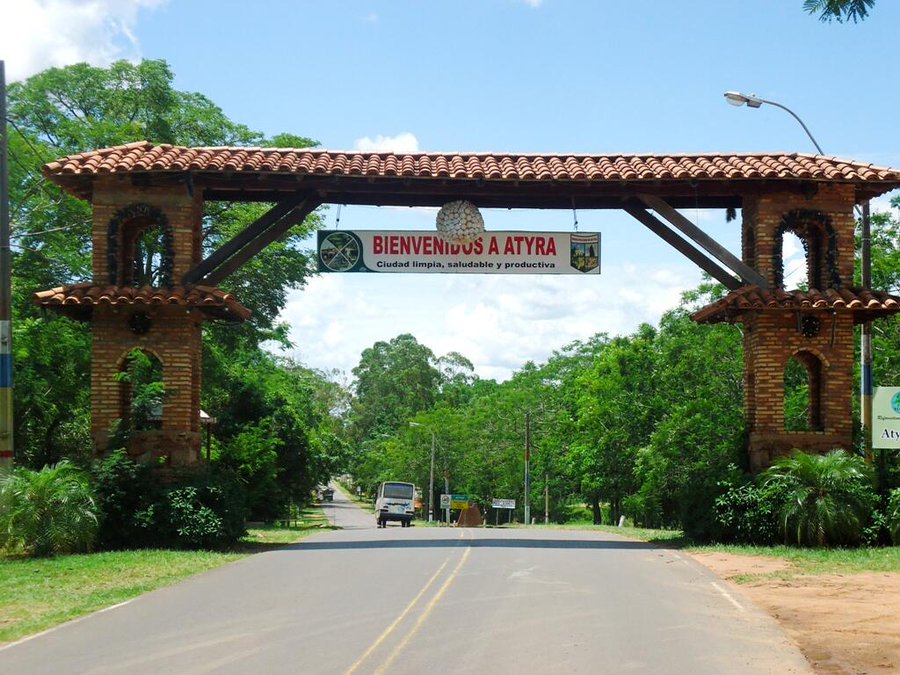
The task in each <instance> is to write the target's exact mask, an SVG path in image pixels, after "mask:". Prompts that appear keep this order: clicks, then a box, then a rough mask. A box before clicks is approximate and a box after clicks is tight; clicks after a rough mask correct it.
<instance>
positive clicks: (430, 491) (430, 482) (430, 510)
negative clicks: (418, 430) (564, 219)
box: [409, 422, 434, 523]
mask: <svg viewBox="0 0 900 675" xmlns="http://www.w3.org/2000/svg"><path fill="white" fill-rule="evenodd" d="M409 426H411V427H422V428H423V429H425V430H427V431H429V432H430V433H431V471H430V472H429V473H428V522H429V523H431V522H434V504H433V503H432V501H433V500H434V431H432V430H431V427H427V426H425V425H424V424H420V423H419V422H410V423H409Z"/></svg>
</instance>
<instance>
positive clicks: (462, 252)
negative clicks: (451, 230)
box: [318, 230, 600, 274]
mask: <svg viewBox="0 0 900 675" xmlns="http://www.w3.org/2000/svg"><path fill="white" fill-rule="evenodd" d="M318 243H319V246H318V263H319V271H320V272H411V273H423V272H424V273H444V274H600V233H599V232H484V233H483V234H481V235H480V236H479V237H478V238H477V239H475V240H474V241H472V242H470V243H468V244H451V243H449V242H447V241H445V240H444V239H442V238H441V237H440V235H438V233H437V232H434V231H386V230H320V231H319V235H318Z"/></svg>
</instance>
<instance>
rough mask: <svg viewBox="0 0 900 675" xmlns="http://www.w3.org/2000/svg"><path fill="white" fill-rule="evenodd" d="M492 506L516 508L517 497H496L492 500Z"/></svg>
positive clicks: (496, 507)
mask: <svg viewBox="0 0 900 675" xmlns="http://www.w3.org/2000/svg"><path fill="white" fill-rule="evenodd" d="M491 506H493V507H494V508H495V509H514V508H516V500H515V499H495V500H494V501H492V502H491Z"/></svg>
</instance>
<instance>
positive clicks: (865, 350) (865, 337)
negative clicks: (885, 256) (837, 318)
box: [859, 201, 874, 464]
mask: <svg viewBox="0 0 900 675" xmlns="http://www.w3.org/2000/svg"><path fill="white" fill-rule="evenodd" d="M861 239H862V242H861V249H862V260H861V263H862V287H863V288H867V289H868V288H872V234H871V223H870V222H869V202H868V201H866V202H865V203H864V204H863V205H862V237H861ZM860 352H861V353H860V361H861V362H862V367H861V368H860V370H861V374H862V382H861V383H860V387H859V391H860V396H861V397H862V400H861V401H860V408H861V409H862V413H861V417H862V428H863V447H864V448H865V456H866V461H867V462H869V463H870V464H871V463H872V459H873V458H872V394H873V392H874V378H873V377H872V322H871V321H865V322H863V325H862V344H861V345H860Z"/></svg>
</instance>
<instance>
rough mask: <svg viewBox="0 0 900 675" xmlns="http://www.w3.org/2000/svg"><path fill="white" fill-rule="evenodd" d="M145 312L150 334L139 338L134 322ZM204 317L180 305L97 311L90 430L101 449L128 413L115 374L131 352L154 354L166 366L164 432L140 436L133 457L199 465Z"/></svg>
mask: <svg viewBox="0 0 900 675" xmlns="http://www.w3.org/2000/svg"><path fill="white" fill-rule="evenodd" d="M135 311H141V312H144V313H146V314H147V315H148V316H149V318H150V321H151V324H150V329H149V330H148V331H147V332H146V333H144V334H142V335H135V334H134V333H133V332H132V331H131V328H130V326H129V317H130V316H131V315H132V314H133V313H134V312H135ZM201 322H202V317H201V316H200V314H199V312H198V311H197V310H189V309H186V308H184V307H180V306H177V305H176V306H162V307H149V308H148V307H142V306H140V305H138V306H129V307H127V308H124V307H122V308H120V307H115V306H107V305H99V306H97V308H96V309H95V311H94V320H93V324H94V325H93V328H94V331H93V333H94V334H93V350H92V364H91V390H92V397H91V429H92V432H93V436H94V442H95V444H96V446H97V449H98V450H99V451H101V452H103V451H106V450H109V449H112V448H109V447H108V443H109V431H110V428H111V426H112V424H113V422H114V421H115V420H116V419H118V418H121V417H122V416H123V414H124V410H123V408H122V406H123V403H124V401H123V398H122V387H123V386H124V385H122V384H121V383H119V382H117V381H116V379H115V378H116V374H117V373H119V372H120V371H121V370H122V368H123V367H124V365H125V362H126V360H127V358H128V355H129V353H130V352H131V350H132V349H135V348H139V349H142V350H144V351H146V352H147V353H149V354H152V355H153V356H155V357H156V358H158V359H159V361H160V362H161V363H162V369H163V384H164V385H165V388H166V392H167V397H166V400H165V403H164V405H163V410H162V429H161V430H160V431H145V432H139V433H138V434H137V435H136V436H135V438H134V439H133V441H132V444H131V447H130V448H128V450H129V452H130V453H131V454H132V455H134V456H135V457H137V458H140V459H142V460H145V461H154V462H155V461H156V460H157V459H158V458H159V457H165V458H166V461H167V463H169V464H171V465H174V466H183V465H186V464H192V463H194V462H196V461H197V459H198V457H199V451H200V423H199V410H200V407H199V393H200V350H201V343H200V335H201Z"/></svg>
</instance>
